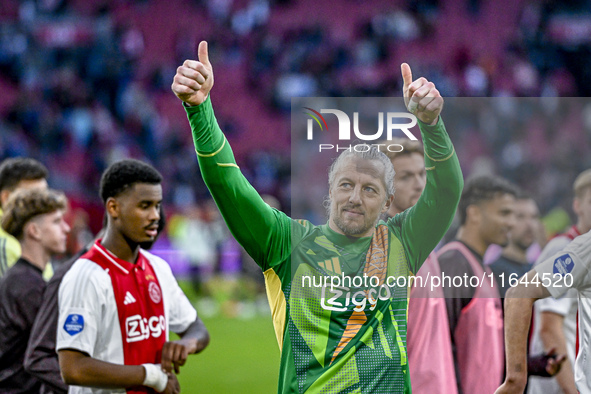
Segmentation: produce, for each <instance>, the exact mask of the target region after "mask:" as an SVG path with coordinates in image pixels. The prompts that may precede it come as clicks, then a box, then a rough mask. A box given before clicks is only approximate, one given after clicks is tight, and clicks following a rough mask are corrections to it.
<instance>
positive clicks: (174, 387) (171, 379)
mask: <svg viewBox="0 0 591 394" xmlns="http://www.w3.org/2000/svg"><path fill="white" fill-rule="evenodd" d="M166 374H167V375H168V383H167V384H166V388H165V389H164V391H163V392H162V393H163V394H179V393H180V392H181V385H180V384H179V381H178V379H177V378H176V375H175V374H173V373H170V372H167V373H166Z"/></svg>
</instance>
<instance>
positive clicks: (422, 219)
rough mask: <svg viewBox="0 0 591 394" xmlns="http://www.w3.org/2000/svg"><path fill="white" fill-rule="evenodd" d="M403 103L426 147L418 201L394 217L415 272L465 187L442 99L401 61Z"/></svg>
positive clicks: (442, 232)
mask: <svg viewBox="0 0 591 394" xmlns="http://www.w3.org/2000/svg"><path fill="white" fill-rule="evenodd" d="M402 78H403V81H404V86H403V94H404V100H405V103H406V106H407V108H408V110H409V111H410V112H412V113H413V114H414V115H415V116H416V117H417V119H418V120H419V122H418V123H419V128H420V129H421V136H422V138H423V145H424V150H425V169H426V170H427V182H426V185H425V189H424V190H423V193H422V194H421V197H420V198H419V200H418V201H417V203H416V204H415V205H414V206H413V207H412V208H410V209H408V210H406V211H405V212H403V213H401V214H399V215H397V216H395V217H394V219H393V221H394V224H395V225H397V226H400V227H401V236H402V237H403V238H404V240H405V241H406V242H403V244H404V245H413V247H412V248H410V249H409V250H407V253H408V255H409V258H410V264H411V267H410V268H411V270H412V271H413V272H415V273H416V272H417V271H418V270H419V268H420V266H421V265H422V263H423V262H424V261H425V259H426V258H427V256H428V255H429V253H431V251H432V250H433V248H435V246H436V245H437V243H438V242H439V241H440V240H441V238H442V237H443V236H444V235H445V232H446V231H447V229H448V228H449V226H450V224H451V222H452V220H453V217H454V215H455V212H456V208H457V206H458V203H459V201H460V195H461V193H462V188H463V186H464V181H463V177H462V171H461V169H460V163H459V161H458V157H457V155H456V153H455V150H454V147H453V145H452V143H451V140H450V139H449V136H448V135H447V132H446V130H445V126H444V125H443V121H442V120H441V116H440V113H441V110H442V109H443V98H442V97H441V94H440V93H439V91H438V90H437V89H436V88H435V85H434V84H433V83H432V82H429V81H427V80H426V79H425V78H422V77H421V78H419V79H417V80H416V81H413V80H412V72H411V70H410V67H409V66H408V64H406V63H403V64H402Z"/></svg>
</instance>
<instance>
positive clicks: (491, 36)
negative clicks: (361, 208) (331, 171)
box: [0, 0, 591, 313]
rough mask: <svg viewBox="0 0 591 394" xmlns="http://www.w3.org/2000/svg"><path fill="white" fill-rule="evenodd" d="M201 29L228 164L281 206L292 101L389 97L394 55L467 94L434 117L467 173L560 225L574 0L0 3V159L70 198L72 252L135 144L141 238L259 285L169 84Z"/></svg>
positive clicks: (586, 151)
mask: <svg viewBox="0 0 591 394" xmlns="http://www.w3.org/2000/svg"><path fill="white" fill-rule="evenodd" d="M202 39H205V40H207V41H208V42H209V45H210V59H211V62H212V64H213V65H214V71H215V75H216V81H215V87H214V90H213V93H212V99H213V101H214V107H215V109H216V114H217V117H218V121H219V123H220V126H221V127H222V129H223V130H224V131H225V133H226V135H227V137H228V140H229V142H230V143H231V145H232V147H233V149H234V152H235V154H236V157H237V161H238V164H239V165H240V167H241V169H242V171H243V172H244V173H245V174H246V175H247V177H248V179H249V180H250V181H251V183H252V184H253V185H254V186H255V188H256V189H257V190H258V191H259V192H260V193H261V194H265V195H267V198H268V199H269V201H272V203H273V204H275V205H276V206H280V207H281V208H282V210H284V211H285V212H287V213H288V214H289V213H290V211H291V206H292V201H291V195H292V192H293V186H292V183H291V179H290V174H291V167H292V166H293V165H296V166H297V165H298V163H301V161H300V157H293V156H292V155H291V149H290V139H291V136H290V108H291V97H294V96H336V97H339V96H349V97H352V96H359V97H364V96H376V97H384V96H394V97H399V96H400V95H401V93H400V92H401V78H400V71H399V70H400V63H401V62H403V61H405V62H408V63H409V64H411V66H412V68H413V73H414V75H415V76H425V77H426V78H428V79H429V80H431V81H433V82H434V83H435V84H436V86H437V87H438V89H439V90H440V91H441V94H442V95H443V96H444V97H446V98H447V97H479V98H480V99H477V100H476V101H472V100H470V101H466V102H472V103H473V102H479V103H482V104H481V105H479V106H478V108H476V109H475V112H473V114H472V115H471V116H462V114H461V111H460V112H458V111H455V112H453V111H451V112H450V114H446V119H447V117H449V118H450V119H453V120H450V121H449V122H448V130H449V132H450V134H451V136H452V140H453V141H454V143H455V146H456V149H457V151H458V156H459V158H460V161H461V164H462V167H463V171H464V174H465V176H467V177H469V176H471V175H474V174H482V173H495V174H498V175H501V176H504V177H506V178H508V179H509V180H512V181H514V182H515V183H516V184H518V185H520V186H521V187H522V188H523V189H525V190H526V191H528V192H529V193H531V194H532V195H533V196H535V197H536V199H537V202H538V204H539V205H540V208H541V210H542V212H543V213H544V214H548V215H549V216H547V218H548V219H547V220H546V224H547V230H548V233H554V232H558V231H560V230H562V229H563V228H564V227H566V225H567V224H568V221H569V217H568V215H569V213H568V212H570V209H569V205H570V201H571V199H572V194H571V185H572V182H573V180H574V177H575V176H576V175H577V174H578V173H579V172H581V171H582V170H583V169H585V168H589V167H591V106H590V105H589V102H587V101H586V100H585V99H561V98H564V97H581V96H589V95H590V93H591V83H589V82H590V79H591V78H590V77H591V68H590V67H588V65H589V64H591V45H590V44H591V2H590V1H588V0H567V1H564V0H563V1H552V0H546V1H533V0H532V1H527V0H497V1H488V2H487V1H481V0H447V1H443V0H416V1H412V0H394V1H392V0H376V1H364V2H358V1H353V0H343V1H338V2H337V1H317V0H276V1H270V0H135V1H134V0H110V1H109V0H97V1H90V0H2V2H0V160H2V159H4V158H7V157H13V156H30V157H34V158H37V159H39V160H40V161H42V162H43V163H44V164H45V165H47V167H48V168H49V170H50V182H49V183H50V185H51V186H52V187H53V188H56V189H62V190H64V191H65V192H66V193H67V195H68V197H69V199H70V201H71V206H72V210H71V212H70V216H71V218H70V221H71V223H72V224H73V226H72V227H73V230H72V237H71V238H72V239H71V242H70V244H71V245H70V253H74V252H75V251H76V250H77V249H78V248H80V247H81V246H82V245H84V244H85V243H86V242H88V241H89V240H90V239H92V236H93V234H94V233H96V232H97V231H98V230H99V228H100V226H101V222H102V206H101V203H100V199H99V197H98V192H97V189H98V181H99V177H100V174H101V172H102V171H103V170H104V169H105V168H106V167H107V166H108V165H109V164H110V163H112V162H113V161H115V160H118V159H121V158H125V157H134V158H139V159H142V160H145V161H148V162H150V163H152V164H153V165H154V166H155V167H156V168H157V169H158V170H159V171H161V173H162V174H163V175H164V179H165V181H164V184H163V187H164V193H165V210H166V213H167V218H168V226H167V231H166V232H165V234H163V235H162V236H161V238H160V239H159V243H158V244H157V245H156V247H155V251H156V252H157V253H159V254H161V255H163V257H165V258H166V259H167V260H168V261H169V262H170V263H171V265H172V266H173V269H174V270H175V273H177V274H178V275H181V276H183V275H185V276H193V277H195V278H200V282H201V283H196V284H195V286H196V289H197V290H198V291H205V292H207V290H206V289H204V288H203V282H207V283H209V282H210V279H211V278H213V277H214V275H215V274H216V273H223V274H224V275H225V276H226V277H232V278H240V277H243V276H244V275H246V276H247V277H250V278H251V280H250V281H248V283H250V285H248V286H242V287H240V289H247V290H245V291H246V293H248V294H251V295H253V297H256V295H257V294H260V292H262V291H263V286H262V284H261V275H260V273H259V272H258V271H257V270H256V269H255V270H252V262H250V261H248V260H249V259H248V257H247V256H246V255H245V254H244V253H243V251H242V250H241V249H240V247H239V246H238V245H236V243H235V241H233V239H232V238H231V237H230V235H229V234H228V231H227V229H226V228H225V225H224V224H223V221H222V220H221V218H220V216H219V213H218V212H217V208H216V207H215V204H213V203H212V201H211V200H210V197H209V194H208V192H207V189H206V187H205V185H204V184H203V182H202V180H201V177H200V175H199V169H198V166H197V161H196V158H195V152H194V147H193V144H192V141H191V134H190V129H189V125H188V122H187V120H186V115H185V113H184V111H183V109H182V107H181V105H180V103H179V101H178V100H177V99H176V98H175V97H174V95H173V94H172V93H171V91H170V84H171V82H172V78H173V76H174V73H175V71H176V67H177V66H178V65H180V64H181V63H182V62H183V61H184V60H185V59H194V58H196V48H197V45H198V43H199V41H200V40H202ZM530 96H544V97H549V99H544V100H542V101H540V103H541V104H539V105H538V106H537V107H536V108H537V109H535V110H531V111H529V112H527V113H525V112H524V111H522V110H521V107H519V106H517V104H516V101H515V99H512V98H511V97H530ZM487 97H495V99H486V98H487ZM478 100H484V101H478ZM487 100H488V101H487ZM541 114H544V115H545V116H541ZM552 115H556V116H555V117H552ZM549 119H554V120H549ZM299 194H302V193H301V190H300V193H299ZM314 201H315V202H317V203H318V206H317V207H315V208H314V207H313V208H311V210H310V212H308V213H307V215H309V217H308V218H309V219H312V220H313V221H314V222H316V223H318V222H319V221H323V220H325V218H324V217H323V216H322V209H323V208H322V206H321V205H320V202H319V201H318V199H317V198H316V197H314ZM255 268H256V267H255ZM211 280H213V281H215V280H216V279H211ZM235 289H236V288H234V290H232V291H231V293H232V295H231V296H230V297H238V298H241V299H244V297H245V295H244V294H242V291H243V290H239V291H238V293H236V290H235ZM249 289H250V290H249ZM226 296H227V295H226ZM264 308H267V309H268V307H267V306H266V305H264ZM264 308H263V309H264ZM230 313H232V312H230Z"/></svg>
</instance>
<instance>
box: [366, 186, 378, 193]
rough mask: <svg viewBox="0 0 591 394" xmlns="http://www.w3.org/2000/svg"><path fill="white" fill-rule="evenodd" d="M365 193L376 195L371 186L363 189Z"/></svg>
mask: <svg viewBox="0 0 591 394" xmlns="http://www.w3.org/2000/svg"><path fill="white" fill-rule="evenodd" d="M364 190H365V191H366V192H370V193H376V189H374V188H373V187H371V186H366V187H365V189H364Z"/></svg>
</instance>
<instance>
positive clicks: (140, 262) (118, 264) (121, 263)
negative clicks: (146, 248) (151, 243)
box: [93, 238, 146, 274]
mask: <svg viewBox="0 0 591 394" xmlns="http://www.w3.org/2000/svg"><path fill="white" fill-rule="evenodd" d="M101 241H102V238H101V239H98V240H97V241H96V242H95V243H94V245H93V247H94V248H96V250H97V251H98V252H99V253H100V254H101V255H102V256H103V257H104V258H105V259H106V260H107V261H109V262H110V263H111V265H113V267H115V268H117V269H118V270H120V271H121V272H123V273H124V274H129V273H130V272H131V271H133V269H134V268H135V267H136V264H133V263H130V262H129V261H125V260H122V259H120V258H119V257H117V256H115V255H114V254H113V253H111V251H109V250H108V249H107V248H105V247H104V246H103V245H102V244H101ZM140 256H141V250H140V252H139V254H138V259H137V267H139V268H140V269H141V270H145V269H146V266H145V263H144V259H142V258H140Z"/></svg>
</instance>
